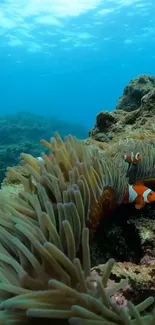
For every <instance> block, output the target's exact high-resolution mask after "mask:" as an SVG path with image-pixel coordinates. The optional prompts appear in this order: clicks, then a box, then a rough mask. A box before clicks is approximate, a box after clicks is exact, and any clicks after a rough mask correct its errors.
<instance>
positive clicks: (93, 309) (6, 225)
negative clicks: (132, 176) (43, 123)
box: [0, 134, 155, 325]
mask: <svg viewBox="0 0 155 325" xmlns="http://www.w3.org/2000/svg"><path fill="white" fill-rule="evenodd" d="M41 142H42V144H43V145H45V146H46V147H47V148H48V149H49V150H51V151H52V154H51V156H50V159H49V158H48V156H47V155H45V154H42V158H43V163H42V162H38V161H37V160H36V159H35V158H33V157H32V156H30V155H26V154H22V158H23V160H24V168H25V169H26V172H27V175H26V176H23V175H22V173H20V172H18V171H17V170H16V169H14V168H8V172H7V177H8V178H9V177H11V178H12V179H13V178H15V179H17V180H18V181H19V182H20V183H21V184H22V185H23V187H22V188H20V190H19V191H15V194H14V195H12V189H11V194H10V195H9V191H8V192H7V191H6V192H5V191H4V190H3V189H2V191H1V192H0V210H1V213H0V279H1V282H0V323H1V324H12V325H14V324H17V323H19V324H22V323H24V322H26V321H28V319H31V318H37V320H38V319H41V318H43V319H44V321H45V319H48V318H50V319H54V320H56V319H58V320H60V319H63V320H65V319H66V320H68V321H69V323H70V324H75V325H76V324H77V325H78V324H81V325H83V324H84V325H87V324H88V325H93V324H94V325H97V324H98V325H100V324H101V325H144V324H146V325H153V324H154V323H155V315H154V314H153V313H149V314H146V312H145V311H146V309H147V308H148V306H151V305H152V304H153V302H154V298H152V297H150V298H148V299H146V300H145V301H144V302H142V303H140V304H139V305H137V306H134V305H133V304H132V303H131V302H128V304H127V307H126V308H121V307H119V306H118V305H117V304H116V303H114V302H113V301H112V299H111V296H112V295H114V294H115V293H116V291H117V290H120V289H121V288H122V287H124V286H125V285H126V284H127V281H126V280H122V281H121V282H119V283H117V284H116V286H115V287H113V288H112V289H109V288H108V279H109V277H110V274H111V270H112V268H113V265H114V261H113V259H110V260H109V261H108V262H107V263H106V265H105V267H104V272H103V276H102V280H101V281H96V282H95V283H94V282H92V281H91V272H90V270H91V266H90V264H91V262H90V253H89V230H90V233H91V234H93V233H94V232H95V231H96V228H97V226H98V224H99V223H100V220H101V219H102V218H104V216H106V215H107V213H109V211H110V210H112V209H114V208H115V207H116V206H118V205H119V204H121V202H122V201H123V198H124V195H125V191H126V187H127V184H128V178H127V177H126V171H127V165H126V164H120V159H117V158H116V157H115V160H113V159H111V160H110V159H109V158H108V157H107V156H106V155H105V154H104V151H103V152H102V151H101V150H99V149H98V148H96V147H94V149H92V148H89V147H87V146H86V145H85V144H84V143H83V142H81V141H78V140H77V139H75V138H73V137H72V136H68V137H66V139H65V141H62V139H61V138H60V136H59V135H58V134H56V135H55V138H52V139H51V142H50V143H48V142H46V141H41ZM114 164H115V168H114ZM87 227H88V228H89V230H88V228H87Z"/></svg>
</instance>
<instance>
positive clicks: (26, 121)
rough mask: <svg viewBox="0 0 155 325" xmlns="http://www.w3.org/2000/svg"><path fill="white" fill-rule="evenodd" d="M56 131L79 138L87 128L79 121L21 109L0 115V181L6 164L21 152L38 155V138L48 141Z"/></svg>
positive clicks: (15, 161)
mask: <svg viewBox="0 0 155 325" xmlns="http://www.w3.org/2000/svg"><path fill="white" fill-rule="evenodd" d="M55 131H58V132H59V134H60V135H61V136H62V137H64V136H65V135H67V134H72V135H74V136H76V137H77V138H79V139H84V138H86V137H87V135H88V130H87V128H85V127H84V126H82V125H80V124H78V123H72V122H68V121H63V120H58V119H57V118H56V117H53V116H50V117H49V116H47V117H45V116H41V115H36V114H31V113H30V112H22V113H18V114H12V115H5V116H4V115H3V116H0V182H1V181H2V180H3V179H4V176H5V170H6V167H8V166H14V165H16V164H17V163H18V162H19V160H20V154H21V153H22V152H25V153H29V154H32V155H33V156H36V157H37V156H38V155H40V152H42V150H43V148H42V146H41V145H39V144H38V143H40V139H42V138H44V139H46V140H49V138H50V137H51V136H52V135H53V133H54V132H55Z"/></svg>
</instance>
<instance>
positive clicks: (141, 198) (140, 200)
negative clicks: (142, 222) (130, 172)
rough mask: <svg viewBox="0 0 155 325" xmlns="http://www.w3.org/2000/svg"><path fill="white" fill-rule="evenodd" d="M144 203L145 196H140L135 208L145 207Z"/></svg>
mask: <svg viewBox="0 0 155 325" xmlns="http://www.w3.org/2000/svg"><path fill="white" fill-rule="evenodd" d="M144 205H145V202H144V199H143V197H138V199H137V202H136V203H135V208H136V209H137V210H140V209H141V208H143V207H144Z"/></svg>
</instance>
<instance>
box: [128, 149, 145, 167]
mask: <svg viewBox="0 0 155 325" xmlns="http://www.w3.org/2000/svg"><path fill="white" fill-rule="evenodd" d="M124 160H125V162H127V163H128V164H133V165H136V164H138V163H139V162H140V161H141V160H142V155H141V153H140V152H137V153H136V154H134V152H133V151H132V152H130V153H127V154H125V155H124Z"/></svg>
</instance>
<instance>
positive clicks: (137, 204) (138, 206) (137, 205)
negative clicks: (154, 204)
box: [135, 203, 143, 210]
mask: <svg viewBox="0 0 155 325" xmlns="http://www.w3.org/2000/svg"><path fill="white" fill-rule="evenodd" d="M142 207H143V205H141V204H139V203H136V204H135V208H136V209H137V210H140V209H141V208H142Z"/></svg>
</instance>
